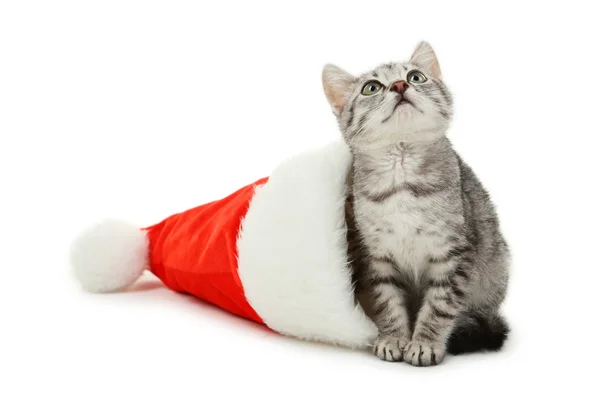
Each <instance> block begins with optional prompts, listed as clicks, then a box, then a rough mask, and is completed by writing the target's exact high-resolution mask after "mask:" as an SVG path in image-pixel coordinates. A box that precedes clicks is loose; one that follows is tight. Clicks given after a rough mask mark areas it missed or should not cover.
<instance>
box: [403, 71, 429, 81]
mask: <svg viewBox="0 0 600 400" xmlns="http://www.w3.org/2000/svg"><path fill="white" fill-rule="evenodd" d="M407 79H408V81H409V82H410V83H417V84H419V83H424V82H426V81H427V78H426V77H425V75H423V74H422V73H421V72H419V71H417V70H414V71H410V72H409V73H408V77H407Z"/></svg>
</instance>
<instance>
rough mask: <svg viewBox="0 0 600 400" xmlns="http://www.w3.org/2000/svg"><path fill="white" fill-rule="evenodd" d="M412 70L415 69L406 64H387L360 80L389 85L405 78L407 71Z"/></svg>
mask: <svg viewBox="0 0 600 400" xmlns="http://www.w3.org/2000/svg"><path fill="white" fill-rule="evenodd" d="M413 69H416V68H414V67H413V66H412V65H411V64H407V63H387V64H382V65H380V66H379V67H377V68H375V69H374V70H373V71H371V72H368V73H366V74H364V75H363V76H362V77H361V78H362V80H369V79H377V80H379V81H381V83H391V82H395V81H397V80H399V79H404V78H406V74H407V73H408V71H411V70H413Z"/></svg>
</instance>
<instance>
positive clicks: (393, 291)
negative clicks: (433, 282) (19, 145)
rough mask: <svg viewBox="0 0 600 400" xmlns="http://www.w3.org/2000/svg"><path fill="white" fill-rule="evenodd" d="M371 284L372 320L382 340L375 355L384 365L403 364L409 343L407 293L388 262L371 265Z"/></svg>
mask: <svg viewBox="0 0 600 400" xmlns="http://www.w3.org/2000/svg"><path fill="white" fill-rule="evenodd" d="M369 266H370V268H369V275H368V278H367V280H368V283H369V288H370V290H371V293H372V294H373V314H374V315H373V319H374V321H375V324H376V325H377V328H378V329H379V336H378V337H377V339H376V340H375V343H374V345H373V353H374V354H375V355H376V356H377V357H379V358H380V359H382V360H385V361H402V357H403V354H404V351H405V348H406V345H407V344H408V342H409V341H410V330H409V321H408V312H407V309H406V292H405V288H404V287H403V286H402V283H401V281H400V280H399V279H398V277H397V271H396V269H395V265H394V263H393V261H392V260H391V259H388V258H385V257H383V258H374V259H372V260H371V262H370V264H369Z"/></svg>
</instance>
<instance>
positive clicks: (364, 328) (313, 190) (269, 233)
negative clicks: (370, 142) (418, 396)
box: [237, 141, 377, 347]
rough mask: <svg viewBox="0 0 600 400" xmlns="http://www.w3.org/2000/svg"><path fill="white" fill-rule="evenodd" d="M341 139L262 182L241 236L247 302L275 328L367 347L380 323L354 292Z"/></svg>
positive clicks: (346, 164)
mask: <svg viewBox="0 0 600 400" xmlns="http://www.w3.org/2000/svg"><path fill="white" fill-rule="evenodd" d="M351 159H352V157H351V154H350V151H349V150H348V148H347V146H346V144H345V143H343V142H341V141H340V142H335V143H332V144H330V145H328V146H326V147H324V148H322V149H319V150H314V151H311V152H307V153H303V154H300V155H298V156H295V157H293V158H292V159H290V160H288V161H285V162H283V163H282V164H281V165H279V166H278V167H277V168H276V169H275V171H273V173H272V174H271V176H270V178H269V180H268V182H267V183H266V184H265V185H264V186H262V187H258V188H257V190H256V194H255V195H254V198H253V199H252V202H251V203H250V209H249V211H248V213H247V215H246V217H245V219H244V221H243V224H242V228H241V231H240V235H239V239H238V243H237V246H238V261H239V275H240V278H241V281H242V284H243V286H244V291H245V294H246V297H247V299H248V302H249V303H250V305H251V306H252V307H253V308H254V309H255V310H256V312H257V313H258V315H260V317H261V318H262V319H263V321H264V322H265V323H266V324H267V325H268V326H269V327H270V328H271V329H273V330H275V331H278V332H280V333H282V334H286V335H290V336H295V337H298V338H303V339H310V340H318V341H323V342H328V343H334V344H340V345H345V346H350V347H366V346H368V345H369V344H371V343H372V340H373V339H374V338H375V337H376V335H377V328H376V327H375V325H374V323H373V322H372V321H371V320H370V319H369V318H368V317H367V316H366V315H365V313H364V312H363V310H362V308H361V307H360V306H359V305H357V303H356V302H355V300H354V294H353V288H352V283H351V271H350V268H349V266H348V263H347V259H348V257H347V241H346V224H345V207H344V205H345V185H346V177H347V174H348V171H349V168H350V165H351Z"/></svg>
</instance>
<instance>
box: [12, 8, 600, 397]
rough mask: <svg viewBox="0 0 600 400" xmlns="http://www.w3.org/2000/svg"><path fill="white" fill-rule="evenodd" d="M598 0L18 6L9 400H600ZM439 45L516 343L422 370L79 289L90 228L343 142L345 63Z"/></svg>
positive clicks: (198, 196)
mask: <svg viewBox="0 0 600 400" xmlns="http://www.w3.org/2000/svg"><path fill="white" fill-rule="evenodd" d="M550 3H552V4H550ZM593 4H594V2H576V1H569V2H550V1H544V2H539V3H535V2H525V1H519V2H509V1H501V2H497V3H492V2H484V1H478V2H472V3H471V4H468V3H459V2H449V1H440V2H436V3H433V2H427V1H401V0H394V1H388V2H378V1H372V0H371V1H362V2H356V3H355V2H350V1H343V2H336V3H335V4H334V2H325V1H320V2H318V4H310V3H305V2H302V3H300V2H298V3H297V4H291V3H289V2H283V1H280V2H273V3H271V4H266V3H262V2H260V3H259V2H256V1H244V2H242V1H240V2H225V1H223V2H221V1H220V2H201V1H190V2H180V1H164V2H158V1H137V2H136V1H124V0H119V1H106V0H105V1H97V2H83V1H70V2H68V1H53V2H50V1H39V2H30V1H4V2H2V3H1V4H0V135H1V141H0V174H1V178H2V180H1V187H2V195H0V204H1V208H0V217H1V219H0V221H1V224H0V230H1V234H2V240H1V242H0V243H1V244H0V248H1V249H2V266H1V268H2V280H1V282H2V288H1V290H0V296H1V301H0V307H1V310H2V311H1V312H2V314H1V315H2V318H1V320H2V322H1V325H2V328H0V337H1V339H0V350H1V351H0V367H1V369H2V371H1V372H0V377H1V378H0V381H1V383H0V398H3V399H20V398H50V397H53V396H60V397H61V398H78V399H96V398H110V399H134V398H139V399H154V398H157V399H158V398H161V399H165V398H173V399H176V398H199V399H200V398H202V399H221V398H223V399H227V398H237V399H240V398H254V397H255V396H259V397H261V398H277V399H286V398H302V399H320V398H325V399H337V398H367V397H368V398H369V399H377V398H386V399H387V398H405V397H408V396H412V398H415V396H419V395H420V397H422V398H427V399H429V398H433V396H434V395H435V396H437V395H440V396H447V397H448V398H461V399H465V398H482V397H483V398H490V399H493V398H505V397H506V396H507V395H511V394H512V395H518V396H525V397H532V396H533V398H541V397H542V396H550V397H555V396H561V397H563V398H582V399H583V398H593V397H595V398H597V396H598V389H597V386H596V382H595V380H596V379H597V374H598V367H597V365H596V363H597V361H598V358H599V357H598V356H599V352H598V330H597V328H596V327H597V318H598V297H597V291H598V290H597V287H598V286H597V285H598V278H599V273H598V269H599V268H600V261H599V260H600V252H599V251H598V243H597V242H598V239H599V237H600V230H599V228H598V226H599V223H600V220H599V213H598V205H599V203H600V202H599V200H600V199H599V197H598V194H597V193H598V191H597V186H598V173H599V172H600V168H599V166H600V163H599V161H598V158H597V154H598V135H599V134H600V130H599V128H598V113H599V98H600V95H599V94H600V84H599V83H598V82H599V80H598V71H599V70H600V60H599V51H598V43H597V38H598V37H600V29H599V28H598V22H597V16H598V11H597V10H595V9H594V6H593ZM422 39H426V40H428V41H430V43H432V45H433V46H434V48H435V49H436V50H437V53H438V57H439V59H440V62H441V66H442V71H443V73H444V76H445V78H446V81H447V83H448V85H449V86H450V88H451V89H452V90H453V92H454V95H455V101H456V118H455V121H454V123H453V125H452V128H451V131H450V133H449V135H450V137H451V138H452V140H453V142H454V143H455V146H456V148H457V149H458V150H459V152H460V153H461V154H462V155H463V157H464V158H465V159H466V160H467V161H468V163H470V164H471V165H472V167H473V168H474V169H475V171H476V172H477V173H478V175H479V176H480V178H481V179H482V181H483V182H484V184H485V185H486V186H487V187H488V189H489V190H490V192H491V194H492V196H493V198H494V199H495V202H496V203H497V206H498V210H499V213H500V215H501V220H502V226H503V229H504V231H505V233H506V236H507V238H508V240H509V242H510V244H511V246H512V248H513V252H514V265H513V274H512V281H511V286H510V293H509V297H508V300H507V302H506V304H505V307H504V311H505V314H506V315H507V317H508V319H509V321H510V322H511V325H512V326H513V334H512V336H511V338H510V340H509V341H508V343H507V346H506V348H505V350H504V351H502V352H501V353H498V354H480V355H473V356H462V357H448V358H447V359H446V360H445V361H444V363H443V364H442V365H440V366H438V367H434V368H414V367H411V366H409V365H407V364H395V363H385V362H382V361H379V360H378V359H376V358H374V357H373V356H371V355H370V354H367V353H363V352H358V351H350V350H344V349H338V348H333V347H329V346H324V345H317V344H311V343H304V342H300V341H297V340H293V339H288V338H284V337H280V336H278V335H276V334H273V333H270V332H269V331H267V330H265V329H261V328H259V327H257V326H256V325H254V324H252V323H249V322H245V321H242V320H239V319H237V318H235V317H232V316H231V315H228V314H225V313H224V312H221V311H219V310H217V309H216V308H214V307H211V306H209V305H207V304H204V303H202V302H200V301H196V300H193V299H191V298H188V297H184V296H181V295H177V294H175V293H172V292H169V291H168V290H167V289H165V288H164V287H163V286H162V285H161V284H160V283H159V282H158V281H156V280H153V279H152V277H146V278H144V280H142V281H141V282H140V283H138V284H137V285H136V286H135V287H134V288H133V289H132V290H131V291H129V292H126V293H123V294H115V295H89V294H85V293H82V292H81V291H80V290H79V288H78V287H77V285H75V284H74V282H73V281H72V280H71V278H70V275H69V268H68V264H67V258H66V256H67V250H68V246H69V243H70V241H71V240H72V238H73V236H74V235H76V234H77V233H78V232H79V231H80V230H81V229H82V228H83V227H84V226H87V225H88V224H90V223H93V222H95V221H96V220H98V219H100V218H103V217H106V216H109V217H118V218H125V219H127V220H129V221H132V222H135V223H138V224H140V225H149V224H151V223H154V222H157V221H159V220H160V219H162V218H164V217H166V216H168V215H170V214H172V213H175V212H178V211H183V210H185V209H187V208H190V207H193V206H196V205H199V204H202V203H204V202H207V201H210V200H213V199H216V198H220V197H222V196H225V195H227V194H229V193H230V192H231V191H233V190H235V189H237V188H238V187H240V186H242V185H245V184H247V183H250V182H252V181H254V180H256V179H258V178H260V177H262V176H264V175H268V174H269V171H271V169H272V168H273V167H274V166H275V165H276V164H277V163H278V162H279V161H281V160H282V159H284V158H286V157H287V156H289V155H291V154H293V153H294V152H297V151H301V150H304V149H308V148H311V147H313V146H318V145H321V144H324V143H326V142H329V141H331V140H333V139H336V138H337V137H338V132H337V130H336V129H337V128H336V124H335V121H334V117H333V116H332V114H331V112H330V110H329V107H328V105H327V103H326V100H325V97H324V95H323V93H322V88H321V82H320V74H321V68H322V66H323V65H324V64H325V63H327V62H332V63H335V64H338V65H340V66H342V67H343V68H345V69H347V70H348V71H351V72H353V73H357V74H358V73H360V72H363V71H365V70H368V69H371V68H372V67H375V66H376V65H377V64H379V63H382V62H387V61H394V60H403V59H406V58H408V57H409V55H410V53H411V52H412V49H413V48H414V46H415V45H416V44H417V42H418V41H419V40H422ZM565 396H567V397H565Z"/></svg>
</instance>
